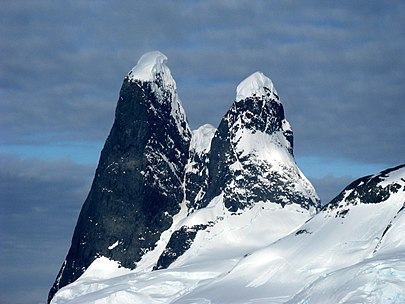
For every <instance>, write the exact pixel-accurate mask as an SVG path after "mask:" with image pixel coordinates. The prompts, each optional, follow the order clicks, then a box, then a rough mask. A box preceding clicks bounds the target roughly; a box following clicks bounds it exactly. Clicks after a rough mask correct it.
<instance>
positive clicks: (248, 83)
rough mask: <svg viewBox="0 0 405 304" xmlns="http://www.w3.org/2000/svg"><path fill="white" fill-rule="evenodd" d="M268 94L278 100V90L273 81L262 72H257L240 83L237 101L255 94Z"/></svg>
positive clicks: (237, 89)
mask: <svg viewBox="0 0 405 304" xmlns="http://www.w3.org/2000/svg"><path fill="white" fill-rule="evenodd" d="M265 95H268V96H269V97H270V98H271V99H275V100H278V94H277V91H276V89H275V87H274V85H273V82H272V81H271V79H270V78H269V77H267V76H266V75H264V74H263V73H262V72H259V71H257V72H255V73H253V74H252V75H250V76H249V77H247V78H245V79H244V80H243V81H242V82H241V83H239V85H238V87H237V88H236V101H239V100H243V99H246V98H248V97H254V96H265Z"/></svg>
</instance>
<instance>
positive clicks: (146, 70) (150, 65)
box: [128, 51, 174, 84]
mask: <svg viewBox="0 0 405 304" xmlns="http://www.w3.org/2000/svg"><path fill="white" fill-rule="evenodd" d="M166 62H167V57H166V55H165V54H163V53H161V52H159V51H153V52H148V53H145V54H143V55H142V56H141V58H140V59H139V60H138V63H137V64H136V66H134V67H133V68H132V69H131V71H129V73H128V78H129V79H130V80H131V81H136V80H140V81H143V82H146V81H154V80H156V76H157V75H160V77H162V79H163V81H164V82H165V83H167V84H168V83H170V84H173V83H174V80H173V77H172V75H171V73H170V69H169V68H168V67H167V65H166Z"/></svg>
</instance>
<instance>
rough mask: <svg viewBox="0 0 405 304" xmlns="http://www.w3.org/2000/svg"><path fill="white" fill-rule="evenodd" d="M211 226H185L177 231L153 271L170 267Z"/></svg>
mask: <svg viewBox="0 0 405 304" xmlns="http://www.w3.org/2000/svg"><path fill="white" fill-rule="evenodd" d="M210 225H212V223H210V224H204V225H195V226H193V227H187V226H183V227H181V228H180V229H179V230H177V231H175V232H174V233H173V234H172V236H171V237H170V241H169V243H168V244H167V246H166V249H165V250H164V251H163V253H162V254H161V255H160V257H159V260H158V261H157V263H156V266H155V267H154V268H153V270H158V269H164V268H167V267H169V266H170V264H171V263H173V262H174V261H175V260H176V259H177V258H178V257H179V256H181V255H182V254H183V253H185V252H186V251H187V250H188V249H189V248H190V246H191V244H192V243H193V241H194V239H195V237H196V235H197V232H198V231H200V230H204V229H206V228H208V227H209V226H210Z"/></svg>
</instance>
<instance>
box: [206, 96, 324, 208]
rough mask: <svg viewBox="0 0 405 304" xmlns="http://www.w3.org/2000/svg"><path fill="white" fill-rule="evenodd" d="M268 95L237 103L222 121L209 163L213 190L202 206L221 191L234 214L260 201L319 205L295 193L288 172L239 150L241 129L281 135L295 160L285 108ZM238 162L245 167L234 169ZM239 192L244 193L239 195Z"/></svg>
mask: <svg viewBox="0 0 405 304" xmlns="http://www.w3.org/2000/svg"><path fill="white" fill-rule="evenodd" d="M269 95H270V94H268V96H269ZM268 96H261V97H260V96H257V97H249V98H246V99H244V100H240V101H237V102H235V103H234V104H233V106H232V107H231V109H230V110H229V111H228V113H227V114H226V115H225V117H224V118H223V119H222V121H221V123H220V125H219V128H218V131H217V133H216V134H215V136H214V138H213V140H212V148H211V151H210V160H209V162H208V171H209V179H208V184H209V185H210V187H209V188H208V190H207V194H206V195H205V196H204V198H203V199H202V201H201V202H198V204H199V205H200V206H206V205H207V204H208V203H209V202H210V201H211V200H212V199H213V198H214V197H215V196H217V195H219V194H220V193H221V192H224V202H225V206H226V207H227V208H228V209H229V211H231V212H237V211H238V210H242V209H244V208H246V207H249V206H250V205H252V204H254V203H255V202H258V201H272V202H275V203H279V204H281V205H282V206H284V205H285V204H287V203H288V202H294V203H298V204H300V205H302V206H303V207H305V208H309V207H313V206H315V205H316V204H317V202H316V201H314V200H313V197H308V196H304V195H302V194H301V193H299V192H298V191H294V190H293V183H295V182H296V181H295V180H294V178H293V177H292V176H291V178H290V176H289V174H288V169H286V170H285V171H283V172H280V171H277V170H272V165H271V164H270V163H266V162H263V161H258V160H255V159H253V157H252V156H251V155H242V153H241V151H238V150H237V149H236V145H237V144H238V141H240V140H241V138H238V137H237V136H236V133H237V132H238V131H239V130H240V128H243V129H244V130H248V131H250V132H251V133H253V134H254V133H256V132H262V133H264V134H267V135H269V136H271V135H273V134H275V133H276V132H278V133H279V136H282V137H284V138H285V140H286V143H287V145H286V147H285V148H286V150H287V151H288V152H289V153H290V154H291V157H292V155H293V133H292V131H291V129H290V128H289V127H286V124H287V123H286V121H285V117H284V110H283V106H282V104H281V103H280V102H279V101H278V100H275V99H270V98H269V97H268ZM242 136H243V135H242ZM235 163H240V164H241V167H242V168H241V169H236V170H232V169H231V166H232V164H235ZM281 174H283V175H285V176H281ZM270 185H271V187H269V186H270ZM235 189H243V191H242V192H240V191H239V192H235V191H234V190H235Z"/></svg>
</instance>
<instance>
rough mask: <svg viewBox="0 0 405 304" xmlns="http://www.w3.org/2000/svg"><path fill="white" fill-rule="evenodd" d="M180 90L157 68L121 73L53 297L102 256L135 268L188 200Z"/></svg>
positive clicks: (185, 131) (187, 134)
mask: <svg viewBox="0 0 405 304" xmlns="http://www.w3.org/2000/svg"><path fill="white" fill-rule="evenodd" d="M175 94H176V93H175V91H174V90H173V88H172V87H165V86H164V83H163V80H162V77H159V75H157V77H156V80H155V81H154V82H141V81H131V80H129V79H128V78H126V79H125V80H124V83H123V85H122V88H121V91H120V97H119V100H118V105H117V109H116V113H115V121H114V125H113V127H112V129H111V132H110V135H109V136H108V139H107V141H106V143H105V146H104V148H103V150H102V152H101V156H100V161H99V165H98V167H97V170H96V174H95V177H94V181H93V184H92V186H91V190H90V193H89V195H88V197H87V199H86V201H85V203H84V205H83V207H82V210H81V212H80V216H79V219H78V222H77V225H76V228H75V231H74V235H73V239H72V244H71V247H70V250H69V252H68V255H67V257H66V260H65V262H64V263H63V265H62V268H61V270H60V272H59V274H58V276H57V279H56V281H55V283H54V285H53V287H52V289H51V291H50V293H49V301H50V300H51V299H52V297H53V295H54V294H55V293H56V292H57V291H58V290H59V289H60V288H62V287H63V286H65V285H67V284H69V283H72V282H73V281H75V280H76V279H77V278H78V277H79V276H80V275H81V274H82V273H83V272H84V271H85V270H86V269H87V267H88V266H89V265H90V264H91V263H92V262H93V261H94V259H95V258H96V257H98V256H105V257H108V258H111V259H113V260H115V261H118V262H120V264H121V265H122V266H124V267H127V268H131V269H133V268H135V267H136V263H137V262H138V261H139V260H140V259H141V257H142V255H143V254H144V253H145V252H147V251H149V250H152V249H153V248H154V247H155V244H156V242H157V241H158V240H159V237H160V235H161V233H162V232H163V231H165V230H167V229H168V228H169V227H170V226H171V224H172V221H173V220H172V217H173V215H175V214H176V213H178V212H179V210H180V204H181V202H182V201H183V196H184V192H183V179H184V167H185V164H186V162H187V159H188V147H189V141H190V136H191V134H190V131H189V129H188V126H187V122H186V120H185V117H184V116H182V115H180V114H179V113H177V114H178V115H173V109H172V106H173V105H176V102H177V99H176V98H177V97H176V96H175ZM180 107H181V106H180ZM116 242H118V245H117V246H115V247H114V248H112V247H113V246H111V245H112V244H114V243H116ZM109 247H110V248H111V249H109Z"/></svg>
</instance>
